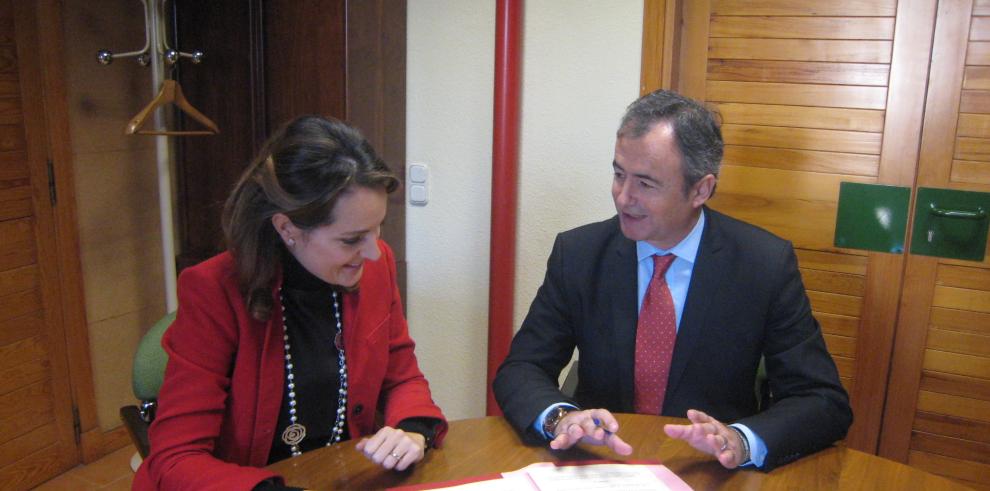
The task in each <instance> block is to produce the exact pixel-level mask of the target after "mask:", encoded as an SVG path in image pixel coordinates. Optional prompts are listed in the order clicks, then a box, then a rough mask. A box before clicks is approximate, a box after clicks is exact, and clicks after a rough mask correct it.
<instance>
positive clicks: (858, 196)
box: [834, 182, 911, 254]
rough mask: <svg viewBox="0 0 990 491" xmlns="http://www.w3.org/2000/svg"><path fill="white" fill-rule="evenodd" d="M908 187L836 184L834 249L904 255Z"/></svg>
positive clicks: (854, 183)
mask: <svg viewBox="0 0 990 491" xmlns="http://www.w3.org/2000/svg"><path fill="white" fill-rule="evenodd" d="M910 199H911V188H907V187H902V186H887V185H882V184H862V183H857V182H843V183H840V184H839V210H838V213H837V215H836V218H835V240H834V243H835V246H836V247H846V248H851V249H866V250H868V251H877V252H889V253H893V254H903V253H904V237H905V231H906V230H907V214H908V203H909V202H910Z"/></svg>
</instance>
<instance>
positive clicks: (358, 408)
mask: <svg viewBox="0 0 990 491" xmlns="http://www.w3.org/2000/svg"><path fill="white" fill-rule="evenodd" d="M361 411H364V406H363V405H361V404H358V405H356V406H354V415H355V416H357V415H359V414H361Z"/></svg>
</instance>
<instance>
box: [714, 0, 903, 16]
mask: <svg viewBox="0 0 990 491" xmlns="http://www.w3.org/2000/svg"><path fill="white" fill-rule="evenodd" d="M896 7H897V1H896V0H872V1H869V2H863V1H861V0H832V1H830V2H821V1H818V0H759V1H753V0H713V1H712V14H713V15H776V16H787V15H811V16H849V17H884V16H887V17H890V16H893V15H894V12H895V8H896Z"/></svg>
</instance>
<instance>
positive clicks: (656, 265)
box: [653, 254, 677, 278]
mask: <svg viewBox="0 0 990 491" xmlns="http://www.w3.org/2000/svg"><path fill="white" fill-rule="evenodd" d="M676 257H677V256H675V255H673V254H664V255H662V256H661V255H659V254H655V255H654V256H653V277H654V278H659V277H661V276H663V275H665V274H666V273H667V270H668V269H670V264H671V263H673V262H674V259H675V258H676Z"/></svg>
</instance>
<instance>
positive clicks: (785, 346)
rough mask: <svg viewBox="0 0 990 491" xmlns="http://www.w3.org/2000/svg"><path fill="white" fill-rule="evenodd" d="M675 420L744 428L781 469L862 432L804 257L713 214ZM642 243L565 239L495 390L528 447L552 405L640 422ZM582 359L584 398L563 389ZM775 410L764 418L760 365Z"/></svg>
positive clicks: (673, 384)
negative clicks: (816, 310) (808, 290)
mask: <svg viewBox="0 0 990 491" xmlns="http://www.w3.org/2000/svg"><path fill="white" fill-rule="evenodd" d="M705 218H706V222H705V228H704V230H703V232H702V236H701V244H700V246H699V248H698V256H697V258H696V259H695V263H694V271H693V273H692V277H691V285H690V287H689V289H688V294H687V298H686V301H685V305H684V310H683V314H682V318H681V322H680V327H679V329H678V334H677V341H676V344H675V347H674V355H673V360H672V362H671V363H672V365H671V371H670V378H669V381H668V384H667V392H666V397H665V400H664V406H663V415H666V416H677V417H685V416H686V413H687V410H688V409H699V410H702V411H705V412H706V413H708V414H710V415H711V416H713V417H715V418H717V419H719V420H720V421H723V422H739V423H742V424H745V425H746V426H748V427H749V428H750V429H751V430H753V431H754V432H755V433H756V434H757V435H759V436H760V437H761V438H762V439H763V441H764V442H765V443H766V445H767V449H768V454H767V458H766V461H765V462H764V468H765V469H770V468H773V467H776V466H778V465H782V464H784V463H787V462H790V461H792V460H794V459H796V458H798V457H800V456H802V455H804V454H807V453H811V452H814V451H816V450H819V449H821V448H823V447H826V446H828V445H830V444H831V443H833V442H835V441H836V440H839V439H841V438H843V437H844V436H845V434H846V431H847V430H848V428H849V425H850V423H851V422H852V411H851V409H850V407H849V399H848V396H847V395H846V392H845V390H844V389H843V388H842V386H841V385H840V383H839V377H838V373H837V371H836V368H835V363H834V362H833V361H832V358H831V356H830V355H829V353H828V351H827V350H826V348H825V342H824V340H823V339H822V335H821V329H820V328H819V326H818V322H817V321H816V320H815V319H814V317H812V315H811V306H810V304H809V302H808V297H807V295H806V294H805V291H804V285H803V284H802V282H801V276H800V274H799V272H798V268H797V258H796V256H795V255H794V249H793V248H792V247H791V244H790V243H789V242H787V241H785V240H783V239H780V238H778V237H776V236H774V235H773V234H770V233H769V232H766V231H765V230H762V229H759V228H757V227H754V226H752V225H749V224H746V223H743V222H741V221H738V220H735V219H733V218H731V217H728V216H726V215H723V214H721V213H718V212H716V211H714V210H711V209H708V208H705ZM636 267H637V258H636V243H635V242H634V241H631V240H629V239H627V238H626V237H625V236H623V235H622V232H621V230H620V229H619V220H618V217H613V218H612V219H610V220H606V221H603V222H599V223H593V224H590V225H585V226H582V227H579V228H576V229H574V230H570V231H567V232H564V233H562V234H560V235H558V236H557V240H556V242H555V243H554V247H553V251H552V252H551V253H550V259H549V260H548V262H547V273H546V278H545V279H544V281H543V285H542V286H541V287H540V289H539V291H538V292H537V294H536V298H535V299H534V300H533V304H532V306H531V307H530V310H529V314H528V315H527V316H526V319H525V321H523V325H522V328H521V329H520V330H519V332H518V333H517V334H516V336H515V338H514V339H513V341H512V348H511V352H510V353H509V356H508V357H507V358H506V360H505V361H504V362H503V363H502V366H501V367H500V368H499V371H498V374H497V376H496V378H495V382H494V390H495V397H496V398H497V400H498V403H499V405H500V406H501V408H502V411H503V412H504V413H505V416H506V417H507V418H508V420H509V421H510V422H511V423H512V425H513V426H515V427H516V429H517V430H519V431H521V432H523V433H524V434H526V435H527V436H528V437H529V438H531V439H532V438H535V437H536V436H537V435H536V433H535V432H534V431H533V430H532V424H533V422H534V421H535V420H536V418H537V417H538V416H539V414H540V412H542V411H543V410H544V409H545V408H547V407H548V406H549V405H550V404H553V403H556V402H561V401H568V402H571V403H574V404H576V405H578V406H579V407H583V408H598V407H601V408H607V409H609V410H610V411H614V412H626V413H630V412H634V411H633V362H634V359H635V355H634V352H635V344H636V320H637V317H638V312H637V298H636V292H637V279H636ZM575 347H577V349H578V352H579V355H580V360H581V363H580V364H579V365H578V386H577V389H576V391H575V394H574V397H573V398H569V397H566V396H564V395H563V394H562V393H561V392H560V390H559V389H558V387H557V380H558V376H559V375H560V371H561V369H562V368H563V367H564V366H565V365H566V364H567V362H568V361H569V360H570V359H571V355H572V354H573V351H574V348H575ZM761 356H765V357H766V369H767V375H768V380H769V385H770V389H771V392H772V394H773V399H774V401H775V403H774V405H772V406H771V407H770V408H769V409H767V410H765V411H763V412H760V413H758V412H757V410H758V408H757V400H756V397H755V395H754V390H753V388H754V384H755V377H756V373H757V367H758V365H759V362H760V357H761Z"/></svg>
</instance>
